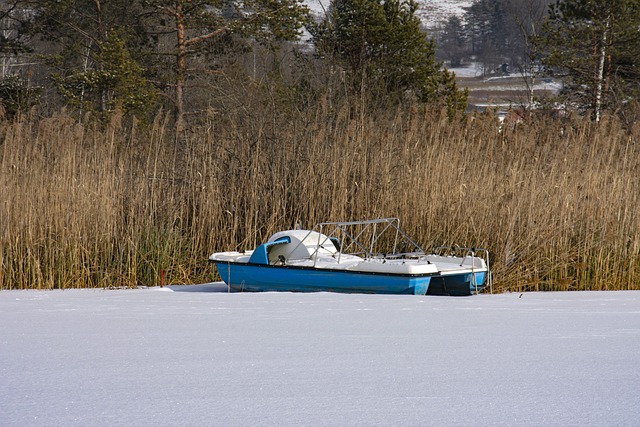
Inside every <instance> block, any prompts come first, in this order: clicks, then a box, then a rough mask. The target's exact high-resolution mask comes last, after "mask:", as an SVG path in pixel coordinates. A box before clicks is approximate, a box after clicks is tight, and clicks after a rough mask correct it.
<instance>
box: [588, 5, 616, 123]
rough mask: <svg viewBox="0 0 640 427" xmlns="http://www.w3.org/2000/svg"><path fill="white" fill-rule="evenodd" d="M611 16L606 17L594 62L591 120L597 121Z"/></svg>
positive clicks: (600, 103) (600, 111) (600, 105)
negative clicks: (594, 78) (595, 62)
mask: <svg viewBox="0 0 640 427" xmlns="http://www.w3.org/2000/svg"><path fill="white" fill-rule="evenodd" d="M610 23H611V16H608V17H607V22H606V25H605V28H604V31H603V33H602V41H601V44H600V49H598V63H597V64H596V76H595V77H596V84H595V94H594V102H593V117H592V118H593V120H594V121H595V122H599V121H600V118H601V115H602V92H603V90H602V88H603V87H604V63H605V60H606V58H607V43H608V35H609V28H610Z"/></svg>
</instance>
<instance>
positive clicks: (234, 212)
mask: <svg viewBox="0 0 640 427" xmlns="http://www.w3.org/2000/svg"><path fill="white" fill-rule="evenodd" d="M639 9H640V6H639V5H638V4H637V2H635V1H629V0H608V1H604V2H603V1H597V2H596V1H589V0H572V1H562V2H558V3H551V2H549V1H542V0H518V1H502V0H494V1H490V0H477V1H474V2H472V3H471V5H470V7H468V8H466V9H465V13H464V14H463V15H462V16H452V17H449V18H448V19H447V20H445V21H443V22H441V23H440V25H438V26H437V27H435V28H431V29H429V30H428V31H427V30H425V28H424V26H423V23H422V22H421V21H420V19H419V18H418V14H417V12H418V5H417V4H415V3H413V2H410V1H396V0H392V1H387V2H384V3H383V2H379V1H376V0H351V1H341V2H334V3H331V5H330V6H329V7H328V8H327V10H326V14H325V16H323V17H321V18H320V19H318V18H317V17H315V18H314V17H312V16H311V14H310V13H309V10H308V9H307V7H306V6H305V5H304V4H303V3H299V2H295V1H291V0H277V1H276V0H255V1H251V2H242V3H240V2H234V1H233V0H228V1H224V2H219V1H213V0H202V1H200V0H191V1H188V0H128V1H121V0H113V1H108V2H107V1H101V0H90V1H89V0H84V1H83V0H62V1H53V0H51V1H49V0H40V1H29V0H3V1H0V22H1V23H2V29H1V32H2V36H1V37H0V56H1V58H2V75H1V80H0V97H1V98H0V99H1V103H2V115H1V119H0V239H1V244H0V289H13V288H69V287H119V286H139V285H157V284H160V283H201V282H204V281H210V280H212V279H215V276H214V270H213V268H212V267H211V266H210V265H209V264H207V257H208V255H209V253H211V252H213V251H216V250H232V249H251V248H252V247H253V246H254V245H255V244H256V243H259V242H262V241H264V240H265V239H266V238H267V237H268V236H269V235H270V234H271V233H273V232H275V231H278V230H281V229H284V228H290V227H293V225H294V224H296V223H298V222H302V223H303V225H305V226H309V227H310V226H312V225H313V224H315V223H316V222H320V221H329V220H351V219H364V218H372V217H387V216H397V217H399V218H401V221H402V224H403V228H405V229H406V230H407V231H408V234H410V235H412V236H415V237H416V238H417V240H418V241H420V242H421V243H422V244H423V245H424V246H425V248H430V247H432V246H439V245H445V244H458V245H463V246H474V247H485V248H487V249H489V251H490V253H491V255H492V259H491V263H492V269H493V272H494V284H495V288H494V289H495V290H497V291H523V290H574V289H575V290H577V289H638V288H639V286H640V285H639V284H638V283H639V280H638V279H639V278H640V220H638V212H640V196H639V195H638V193H639V192H638V190H637V189H638V188H640V185H639V184H640V145H639V144H638V139H639V138H640V126H639V125H638V124H637V119H638V117H640V115H639V114H640V113H639V111H640V109H639V108H638V102H637V95H638V91H639V90H640V71H639V68H638V67H639V66H640V46H639V45H640V44H639V43H638V42H637V40H638V32H639V28H640V10H639ZM301 39H302V41H301ZM441 61H446V62H445V63H444V64H443V63H442V62H441ZM470 62H473V63H476V64H478V63H479V64H482V69H483V70H484V71H485V74H486V75H501V74H504V73H505V72H507V70H509V71H508V72H510V73H518V74H520V76H521V77H522V80H523V82H524V83H525V86H526V87H530V88H533V87H534V84H535V81H536V80H537V79H542V78H550V77H551V78H554V79H560V80H561V81H562V82H563V87H564V89H563V91H561V92H560V93H557V94H552V95H549V94H546V95H545V96H542V95H543V94H540V93H536V92H535V91H533V90H528V91H525V92H526V93H525V97H524V99H525V101H521V102H519V103H518V105H514V108H513V109H512V112H511V114H509V115H508V116H507V118H506V119H505V121H500V120H498V117H497V116H496V115H495V114H494V113H493V112H492V111H490V110H484V111H471V110H469V108H468V103H467V96H468V92H467V91H466V90H465V89H461V88H460V87H459V86H458V83H457V81H456V79H455V75H454V74H452V73H450V72H449V71H448V70H447V68H446V67H445V66H444V65H448V66H456V65H460V64H465V63H470ZM505 65H507V66H508V68H507V67H505ZM486 75H485V76H484V77H486Z"/></svg>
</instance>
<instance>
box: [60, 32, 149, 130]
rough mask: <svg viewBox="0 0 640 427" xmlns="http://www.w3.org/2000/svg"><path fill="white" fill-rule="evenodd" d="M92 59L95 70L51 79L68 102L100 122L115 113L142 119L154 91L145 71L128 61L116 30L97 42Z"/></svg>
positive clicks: (129, 57) (128, 56)
mask: <svg viewBox="0 0 640 427" xmlns="http://www.w3.org/2000/svg"><path fill="white" fill-rule="evenodd" d="M93 60H94V62H95V63H96V64H98V65H99V66H98V67H97V68H91V69H87V70H85V71H81V72H77V73H75V74H72V75H67V76H61V75H59V74H54V75H53V76H52V78H53V80H54V82H55V83H56V84H57V86H58V90H59V91H60V93H61V94H62V96H63V97H64V98H65V100H66V101H67V103H68V104H69V105H72V106H74V107H76V108H78V109H79V110H80V111H88V112H92V113H94V114H97V115H98V116H99V117H100V118H101V119H103V120H104V119H108V118H109V117H110V116H111V114H112V113H114V112H115V111H116V110H120V111H121V112H122V113H124V114H128V113H132V114H134V115H136V116H137V117H139V118H140V119H144V118H145V116H146V114H147V113H148V112H149V111H151V109H152V108H153V107H154V104H155V102H156V100H157V90H156V89H155V88H154V87H153V86H152V85H151V84H150V83H149V82H148V81H147V80H146V79H145V77H144V69H143V68H142V67H141V66H140V65H138V63H137V62H136V61H135V60H133V59H132V58H131V55H130V53H129V51H128V50H127V48H126V46H125V43H124V41H123V40H122V39H121V38H120V37H119V36H118V34H117V33H116V32H115V31H110V32H109V33H107V36H106V38H105V40H103V41H101V42H100V43H99V46H98V49H97V52H96V54H95V56H94V58H93Z"/></svg>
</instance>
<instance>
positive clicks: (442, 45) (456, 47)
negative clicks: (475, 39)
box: [438, 15, 466, 67]
mask: <svg viewBox="0 0 640 427" xmlns="http://www.w3.org/2000/svg"><path fill="white" fill-rule="evenodd" d="M465 42H466V40H465V33H464V23H463V22H462V19H460V17H459V16H457V15H452V16H450V17H449V19H447V21H446V22H445V23H444V27H443V28H442V33H441V34H440V37H439V39H438V50H439V51H441V52H442V55H443V58H444V59H446V60H448V61H449V63H450V64H451V66H452V67H458V66H460V64H462V59H463V58H464V56H465V54H466V47H465Z"/></svg>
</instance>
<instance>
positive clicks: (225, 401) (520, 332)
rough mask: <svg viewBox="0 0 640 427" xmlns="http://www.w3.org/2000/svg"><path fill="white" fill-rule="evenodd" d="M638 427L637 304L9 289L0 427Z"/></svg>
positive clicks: (1, 343) (607, 299) (621, 297)
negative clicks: (400, 426)
mask: <svg viewBox="0 0 640 427" xmlns="http://www.w3.org/2000/svg"><path fill="white" fill-rule="evenodd" d="M639 423H640V292H635V291H629V292H573V293H565V292H561V293H525V294H522V295H521V294H501V295H486V294H483V295H478V296H472V297H466V298H464V297H458V298H448V297H431V296H427V297H419V296H411V295H410V296H393V295H392V296H388V295H359V294H349V295H343V294H332V293H311V294H299V293H298V294H296V293H227V292H226V287H224V286H223V285H221V284H210V285H201V286H192V287H171V288H163V289H160V288H154V289H137V290H107V291H105V290H66V291H1V292H0V426H49V425H56V426H59V425H64V426H67V425H82V426H98V425H99V426H105V425H110V426H113V425H122V426H164V425H166V426H169V425H220V426H234V425H237V426H247V425H309V426H321V425H403V426H404V425H420V426H424V425H437V426H442V425H505V426H518V425H545V426H547V425H555V426H572V425H574V426H583V425H589V426H598V425H600V426H605V425H606V426H611V425H617V426H621V425H622V426H623V425H628V426H633V425H636V426H637V425H638V424H639Z"/></svg>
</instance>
